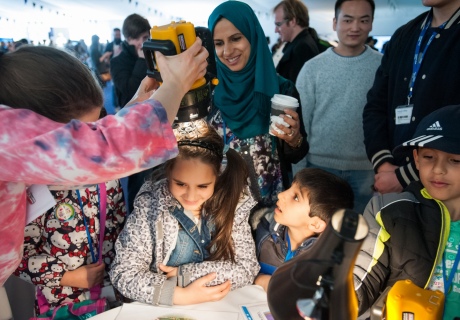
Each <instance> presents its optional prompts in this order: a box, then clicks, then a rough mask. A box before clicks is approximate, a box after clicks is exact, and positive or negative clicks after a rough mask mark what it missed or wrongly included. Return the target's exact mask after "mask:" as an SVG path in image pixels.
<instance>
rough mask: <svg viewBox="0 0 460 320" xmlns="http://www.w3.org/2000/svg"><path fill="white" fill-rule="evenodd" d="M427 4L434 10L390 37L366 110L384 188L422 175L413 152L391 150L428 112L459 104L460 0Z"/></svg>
mask: <svg viewBox="0 0 460 320" xmlns="http://www.w3.org/2000/svg"><path fill="white" fill-rule="evenodd" d="M422 3H423V5H425V6H427V7H431V10H430V11H428V12H425V13H423V14H421V15H420V16H418V17H416V18H415V19H413V20H412V21H409V22H408V23H407V24H406V25H404V26H402V27H400V28H399V29H398V30H396V32H395V33H394V35H393V36H392V37H391V40H390V41H389V43H388V46H387V48H386V50H385V53H384V56H383V58H382V63H381V65H380V67H379V69H378V70H377V73H376V76H375V79H374V84H373V87H372V88H371V89H370V91H369V92H368V95H367V104H366V106H365V108H364V112H363V128H364V143H365V145H366V152H367V155H368V158H369V160H371V162H372V164H373V167H374V171H375V173H376V174H375V181H374V188H375V190H376V191H378V192H380V193H388V192H399V191H402V190H403V188H404V187H406V186H407V185H408V184H409V183H410V182H411V181H416V180H418V179H419V178H418V172H417V169H416V167H415V165H414V163H413V157H412V156H411V155H410V154H405V155H401V156H396V155H394V154H392V152H391V150H393V148H394V147H395V146H397V145H399V144H401V143H402V142H403V141H406V140H408V139H409V138H410V137H411V136H412V134H413V133H414V131H415V128H416V127H417V125H418V123H419V122H420V120H421V119H422V118H423V117H424V116H426V115H427V114H429V113H430V112H432V111H434V110H436V109H438V108H439V106H445V105H449V104H458V103H460V90H459V83H460V60H459V59H458V58H457V57H460V41H458V39H460V0H422ZM415 55H416V56H417V57H418V59H414V56H415ZM454 57H455V58H454ZM414 61H416V62H415V63H414Z"/></svg>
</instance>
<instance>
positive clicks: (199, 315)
mask: <svg viewBox="0 0 460 320" xmlns="http://www.w3.org/2000/svg"><path fill="white" fill-rule="evenodd" d="M132 319H136V320H216V319H219V320H238V313H236V312H219V311H207V310H188V309H177V308H168V307H156V306H149V305H142V304H133V303H125V304H123V306H122V308H121V311H120V313H119V314H118V316H117V318H116V320H132Z"/></svg>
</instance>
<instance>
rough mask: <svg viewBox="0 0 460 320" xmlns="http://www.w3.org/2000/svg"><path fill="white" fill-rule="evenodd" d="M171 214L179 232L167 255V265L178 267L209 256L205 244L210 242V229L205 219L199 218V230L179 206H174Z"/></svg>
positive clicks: (200, 260)
mask: <svg viewBox="0 0 460 320" xmlns="http://www.w3.org/2000/svg"><path fill="white" fill-rule="evenodd" d="M172 215H173V216H174V217H175V218H176V219H177V221H178V222H179V234H178V237H177V243H176V247H175V248H174V250H173V252H172V253H171V256H170V257H169V260H168V263H167V265H168V266H170V267H178V266H180V265H183V264H186V263H192V262H202V261H203V260H205V259H206V258H208V257H209V251H208V249H207V246H208V245H209V243H210V242H211V231H212V230H211V229H210V228H209V226H208V223H207V220H206V219H205V218H202V219H201V220H200V222H199V223H200V224H201V232H199V231H198V227H197V226H196V225H195V223H194V222H193V221H192V220H190V218H189V217H187V216H186V215H185V213H184V212H183V211H182V210H180V209H179V208H175V209H174V212H173V213H172Z"/></svg>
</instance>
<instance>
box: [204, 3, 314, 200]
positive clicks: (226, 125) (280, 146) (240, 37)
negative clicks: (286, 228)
mask: <svg viewBox="0 0 460 320" xmlns="http://www.w3.org/2000/svg"><path fill="white" fill-rule="evenodd" d="M208 27H209V29H210V30H211V33H212V35H213V40H214V45H215V54H216V67H217V78H218V79H219V84H218V85H217V87H216V88H215V89H214V95H213V110H212V112H211V116H210V119H209V122H210V124H211V125H212V126H214V127H215V128H216V130H217V131H218V132H219V133H220V134H221V135H222V136H223V138H224V142H225V145H226V146H227V147H229V148H232V149H235V150H237V151H239V152H240V154H241V155H242V156H243V157H244V158H245V159H246V160H247V161H246V162H247V163H248V166H249V170H250V172H252V179H251V186H252V187H253V188H252V191H253V193H254V196H255V197H256V198H258V200H259V204H260V206H261V207H271V206H274V205H275V203H276V201H277V195H278V193H279V192H281V191H282V190H283V189H285V188H287V187H289V186H290V184H291V183H290V179H289V174H288V171H289V169H290V164H291V163H296V162H298V161H299V160H300V159H302V158H303V157H304V156H305V155H306V153H307V151H308V144H307V141H306V133H305V129H304V126H303V122H302V117H301V116H300V115H299V114H297V113H296V112H295V111H288V112H286V114H289V115H290V116H291V117H292V118H288V117H285V119H284V121H285V122H287V123H288V124H289V125H290V126H289V127H285V126H281V127H279V128H280V129H281V130H282V131H283V133H281V134H279V133H276V132H273V131H272V132H271V133H272V135H270V134H269V127H270V110H271V101H270V100H271V98H272V97H273V95H274V94H277V93H280V94H285V95H289V96H293V97H295V98H297V99H298V100H299V96H298V93H297V91H296V89H295V86H294V83H292V82H291V81H289V80H286V79H284V78H282V77H280V76H278V75H277V74H276V70H275V66H274V64H273V60H272V55H271V53H270V50H269V48H268V44H267V39H266V37H265V34H264V32H263V30H262V27H261V25H260V23H259V20H258V19H257V17H256V15H255V14H254V11H253V10H252V8H251V7H250V6H249V5H247V4H246V3H243V2H240V1H226V2H224V3H222V4H220V5H219V6H217V7H216V8H215V9H214V11H213V12H212V13H211V15H210V17H209V20H208ZM300 109H301V108H298V109H297V110H299V111H300ZM283 185H284V186H283Z"/></svg>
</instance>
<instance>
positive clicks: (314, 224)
mask: <svg viewBox="0 0 460 320" xmlns="http://www.w3.org/2000/svg"><path fill="white" fill-rule="evenodd" d="M326 226H327V223H326V221H324V220H323V219H321V218H319V217H313V218H312V219H311V221H310V224H309V225H308V229H310V231H312V232H314V233H321V232H323V231H324V229H326Z"/></svg>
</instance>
